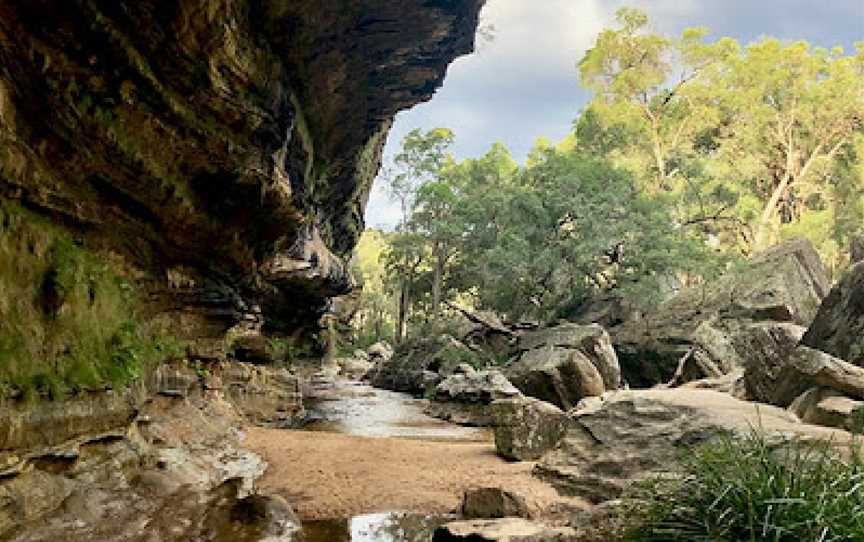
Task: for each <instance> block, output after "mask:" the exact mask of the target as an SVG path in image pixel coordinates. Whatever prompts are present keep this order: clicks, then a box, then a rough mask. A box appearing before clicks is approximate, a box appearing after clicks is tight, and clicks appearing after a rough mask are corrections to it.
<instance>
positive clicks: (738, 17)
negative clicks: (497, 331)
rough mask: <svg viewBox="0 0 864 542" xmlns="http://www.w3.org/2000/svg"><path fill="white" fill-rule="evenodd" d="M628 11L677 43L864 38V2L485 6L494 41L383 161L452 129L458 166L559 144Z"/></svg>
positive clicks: (381, 217) (824, 42) (571, 1)
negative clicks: (595, 50) (545, 140)
mask: <svg viewBox="0 0 864 542" xmlns="http://www.w3.org/2000/svg"><path fill="white" fill-rule="evenodd" d="M625 5H626V6H633V7H637V8H640V9H642V10H644V11H646V12H647V13H648V15H649V16H650V18H651V20H652V24H653V26H654V28H655V29H656V30H657V31H660V32H663V33H666V34H672V35H679V34H680V33H681V31H682V30H683V29H684V28H687V27H692V26H705V27H708V28H710V29H711V30H712V31H713V36H715V37H719V36H727V35H728V36H732V37H734V38H736V39H738V40H740V41H743V42H748V41H752V40H754V39H756V38H758V37H760V36H762V35H766V34H768V35H775V36H777V37H779V38H783V39H807V40H810V41H811V42H813V43H815V44H817V45H820V46H825V47H830V46H833V45H836V44H842V45H844V46H846V47H847V48H851V45H852V43H853V42H854V41H856V40H861V39H864V1H862V0H824V1H822V2H818V3H815V2H813V1H812V0H760V1H754V0H723V1H714V0H533V1H527V0H489V1H488V3H487V5H486V7H485V8H484V10H483V13H482V21H483V23H484V24H491V25H492V26H494V27H495V34H494V39H493V40H492V41H491V42H489V43H481V46H480V48H479V51H478V52H476V53H474V54H472V55H470V56H467V57H463V58H460V59H458V60H457V61H456V62H454V63H453V64H452V65H451V66H450V69H449V70H448V74H447V79H446V81H445V84H444V86H443V88H441V89H440V90H439V91H438V93H437V94H436V96H435V97H434V98H433V99H432V101H430V102H428V103H425V104H421V105H418V106H417V107H415V108H414V109H412V110H411V111H405V112H402V113H400V114H399V116H398V117H397V119H396V123H395V125H394V128H393V131H392V132H391V134H390V137H389V139H388V143H387V149H386V151H385V156H393V155H394V154H395V153H396V152H397V149H398V148H399V143H400V141H401V140H402V138H403V137H404V136H405V134H407V133H408V132H409V131H410V130H412V129H414V128H421V129H424V130H428V129H430V128H435V127H439V126H443V127H448V128H451V129H453V130H454V132H455V133H456V145H455V147H454V149H453V150H454V154H455V155H456V156H457V157H458V158H467V157H472V156H478V155H481V154H483V153H485V152H486V150H488V148H489V146H490V145H492V144H493V143H495V142H496V141H503V142H504V143H505V144H506V145H507V147H508V148H509V149H510V150H511V152H512V153H513V155H514V157H516V158H517V159H519V160H521V159H523V158H524V157H525V156H526V155H527V153H528V152H529V151H530V149H531V147H532V145H533V142H534V141H535V140H536V139H537V137H539V136H547V137H549V138H550V139H552V140H558V139H561V138H563V137H564V136H565V135H567V133H568V132H569V131H570V127H571V124H572V122H573V119H574V118H575V116H576V114H577V113H578V111H579V110H580V109H581V108H582V107H583V106H584V105H585V103H587V101H588V99H589V98H590V96H589V95H588V93H587V92H586V91H585V90H584V89H581V88H580V87H579V82H578V77H577V71H576V62H577V61H578V60H579V59H580V58H581V57H582V56H583V55H584V53H585V51H586V50H587V49H588V48H589V47H591V46H592V45H593V43H594V41H595V39H596V37H597V34H598V33H599V32H600V31H601V30H602V29H604V28H608V27H611V26H613V25H614V17H615V11H617V10H618V9H619V8H620V7H622V6H625ZM380 184H381V183H380V182H378V183H376V187H375V189H374V190H373V192H372V196H371V198H370V203H369V206H368V208H367V210H366V219H367V223H368V224H369V225H370V226H376V227H380V226H385V227H392V226H393V225H395V224H396V223H397V222H398V217H399V210H398V208H397V207H396V206H395V205H394V204H392V203H391V202H389V201H388V198H387V196H386V191H385V190H383V189H382V187H381V186H378V185H380Z"/></svg>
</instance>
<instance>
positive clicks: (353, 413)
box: [304, 380, 491, 441]
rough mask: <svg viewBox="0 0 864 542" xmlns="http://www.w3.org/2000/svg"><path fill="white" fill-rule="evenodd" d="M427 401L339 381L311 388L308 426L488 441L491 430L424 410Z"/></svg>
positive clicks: (357, 432)
mask: <svg viewBox="0 0 864 542" xmlns="http://www.w3.org/2000/svg"><path fill="white" fill-rule="evenodd" d="M425 404H426V401H424V400H422V399H415V398H413V397H411V396H410V395H407V394H404V393H396V392H392V391H387V390H379V389H376V388H373V387H371V386H369V385H368V384H365V383H361V382H353V381H347V380H337V381H336V382H332V383H329V385H327V386H326V387H324V386H322V387H320V388H317V389H313V390H310V391H309V392H308V397H307V400H306V409H307V412H308V413H309V423H308V425H306V426H305V427H304V429H306V430H309V431H327V432H335V433H345V434H349V435H359V436H365V437H396V438H416V439H424V440H445V441H487V440H490V439H491V435H490V433H489V431H488V430H484V429H478V428H475V427H460V426H458V425H454V424H451V423H447V422H445V421H442V420H438V419H436V418H432V417H430V416H428V415H426V414H425V413H424V412H423V407H424V406H425Z"/></svg>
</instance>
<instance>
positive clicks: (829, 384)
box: [770, 346, 864, 406]
mask: <svg viewBox="0 0 864 542" xmlns="http://www.w3.org/2000/svg"><path fill="white" fill-rule="evenodd" d="M816 386H819V387H824V388H830V389H833V390H836V391H839V392H842V393H844V394H846V395H848V396H850V397H854V398H856V399H864V368H861V367H858V366H857V365H852V364H851V363H847V362H845V361H843V360H842V359H839V358H835V357H834V356H832V355H830V354H826V353H825V352H822V351H820V350H815V349H813V348H809V347H807V346H799V347H798V348H796V349H795V350H793V351H792V353H791V354H790V355H789V357H788V359H787V362H786V364H785V366H784V367H783V370H782V371H781V373H780V375H779V376H778V377H777V385H776V387H775V390H774V394H773V396H772V397H771V401H770V402H771V404H775V405H780V406H789V405H790V404H791V403H792V401H794V400H795V398H797V397H798V396H799V395H801V394H802V393H804V392H805V391H807V390H808V389H809V388H811V387H816Z"/></svg>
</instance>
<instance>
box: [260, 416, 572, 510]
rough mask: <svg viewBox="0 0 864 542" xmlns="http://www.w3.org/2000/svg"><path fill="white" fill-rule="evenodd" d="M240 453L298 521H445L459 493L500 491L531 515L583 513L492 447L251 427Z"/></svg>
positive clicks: (263, 486) (528, 467) (525, 466)
mask: <svg viewBox="0 0 864 542" xmlns="http://www.w3.org/2000/svg"><path fill="white" fill-rule="evenodd" d="M244 445H245V447H247V448H249V449H251V450H253V451H255V452H257V453H259V454H261V455H262V456H264V458H265V459H266V460H267V462H268V463H269V467H268V469H267V472H266V474H265V475H264V478H263V479H262V480H261V482H260V484H259V487H260V488H261V490H263V491H265V492H272V493H276V494H279V495H282V496H283V497H285V498H286V499H288V501H289V502H290V503H291V505H292V506H293V507H294V509H295V510H296V512H297V513H298V514H299V515H300V517H301V519H305V520H314V519H327V518H341V517H349V516H354V515H358V514H365V513H372V512H386V511H411V512H414V511H416V512H424V513H429V514H437V513H447V512H451V511H454V510H456V509H457V508H458V506H459V503H460V499H461V496H462V493H463V492H464V491H465V490H466V489H470V488H475V487H485V486H493V487H502V488H506V489H509V490H512V491H516V492H518V493H520V494H522V495H524V496H525V497H526V499H527V500H528V501H529V505H530V506H531V507H532V509H535V510H538V511H539V510H544V511H546V513H544V515H547V514H548V513H549V512H551V511H554V510H556V509H560V508H561V507H562V506H576V507H579V506H583V503H582V502H581V501H577V500H572V499H563V498H561V497H559V496H558V495H557V493H556V492H555V490H553V489H552V488H551V487H550V486H548V485H546V484H544V483H543V482H541V481H539V480H537V479H535V478H534V477H532V476H531V468H532V467H533V463H508V462H506V461H504V460H502V459H500V458H499V457H498V456H496V455H495V447H494V446H493V445H492V444H491V443H459V442H434V441H421V440H409V439H396V438H368V437H357V436H351V435H343V434H336V433H323V432H307V431H285V430H274V429H262V428H257V427H252V428H249V429H248V434H247V436H246V440H245V444H244Z"/></svg>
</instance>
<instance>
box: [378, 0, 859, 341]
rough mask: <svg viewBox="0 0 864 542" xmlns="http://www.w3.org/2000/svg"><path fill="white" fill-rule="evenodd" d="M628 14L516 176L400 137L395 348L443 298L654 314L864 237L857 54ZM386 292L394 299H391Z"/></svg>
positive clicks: (386, 261) (831, 255)
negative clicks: (733, 275) (668, 304)
mask: <svg viewBox="0 0 864 542" xmlns="http://www.w3.org/2000/svg"><path fill="white" fill-rule="evenodd" d="M649 28H650V21H649V19H648V17H647V16H646V15H645V14H644V13H642V12H640V11H638V10H633V9H629V8H625V9H621V10H620V11H619V12H618V14H617V26H616V27H615V28H612V29H608V30H604V31H603V32H601V33H600V34H599V35H598V37H597V40H596V43H595V44H594V46H593V47H592V48H591V49H590V50H589V51H588V52H587V53H586V54H585V55H584V57H583V58H581V59H579V60H578V62H577V69H578V71H579V75H580V78H581V82H582V84H583V85H584V86H585V87H586V88H588V89H589V90H591V91H592V93H593V97H592V99H591V101H590V103H589V104H588V105H587V106H586V107H585V108H584V110H583V111H582V112H581V113H580V114H579V116H578V117H577V118H576V119H575V121H574V127H573V133H572V134H571V135H569V136H568V137H567V138H566V139H565V140H564V141H562V142H561V143H559V144H557V145H556V144H553V143H552V142H550V141H548V140H547V139H545V138H540V139H538V141H537V144H536V146H535V148H534V149H533V150H532V151H531V153H530V154H529V155H528V157H527V159H526V160H525V163H524V164H521V165H520V164H518V163H517V162H516V161H515V160H514V159H513V157H512V156H511V155H510V153H509V151H508V149H507V148H506V147H505V146H504V145H503V144H500V143H499V144H495V145H493V146H492V147H491V148H490V149H489V151H488V152H487V153H486V154H485V155H484V156H481V157H478V158H470V159H466V160H461V161H460V160H457V159H455V158H454V156H453V155H452V154H451V148H452V145H453V143H454V140H455V134H454V133H453V132H452V131H451V130H449V129H446V128H437V129H433V130H429V131H427V132H423V131H420V130H414V131H412V132H411V133H409V134H408V136H407V137H406V138H405V139H404V141H403V144H402V149H401V151H400V153H399V154H398V155H397V156H396V157H395V160H393V165H392V168H391V169H390V171H389V172H388V175H386V179H387V181H386V182H387V184H388V188H389V189H390V193H391V194H392V196H393V199H394V201H396V202H398V203H399V205H400V208H401V211H402V216H401V220H400V224H399V226H398V228H397V231H396V232H394V233H393V234H390V235H388V236H387V238H386V247H385V248H383V250H382V251H381V258H380V261H379V263H378V265H379V266H380V268H381V269H382V270H384V271H383V274H382V277H383V278H382V280H381V282H380V286H376V289H380V290H381V291H382V292H386V295H385V297H387V299H389V300H390V309H389V316H388V317H387V318H389V321H392V322H393V325H394V326H395V329H396V336H397V339H398V338H399V337H402V336H404V334H405V333H406V331H407V329H408V327H409V325H413V326H414V327H416V326H419V325H422V324H423V323H424V322H427V321H429V320H434V319H435V318H437V317H439V316H440V314H441V312H442V311H443V310H444V308H445V307H446V306H447V304H448V303H458V304H468V305H470V306H472V307H474V308H477V309H490V310H494V311H496V312H497V313H499V314H501V315H502V316H504V317H506V318H510V319H514V320H515V319H526V318H527V319H538V320H551V319H555V318H568V317H571V316H572V315H574V314H575V313H577V312H578V311H579V308H580V306H582V304H584V303H586V302H588V301H590V300H591V299H593V298H595V297H597V296H598V295H605V294H610V293H611V294H613V295H615V296H619V297H622V298H627V299H628V300H629V301H630V302H632V303H633V304H635V305H637V306H639V305H641V306H650V305H651V304H652V303H654V302H656V300H657V299H658V298H660V297H663V296H665V295H668V294H670V293H671V292H674V291H675V290H676V289H678V288H680V287H681V286H682V285H687V284H691V283H698V282H699V281H702V280H705V278H706V277H708V276H709V275H710V274H712V273H714V272H717V271H718V270H720V269H722V268H723V266H724V264H726V263H727V262H729V261H730V260H734V259H736V258H738V257H741V256H746V255H748V254H750V253H752V252H754V251H758V250H761V249H764V248H766V247H767V246H769V245H771V244H773V243H775V242H778V241H780V240H783V239H786V238H790V237H806V238H809V239H810V240H811V241H813V242H814V244H815V245H816V246H817V248H818V250H819V251H820V253H821V254H822V256H823V258H824V259H825V261H826V263H828V265H829V268H830V270H831V271H832V273H835V274H836V273H839V272H840V271H841V270H842V269H843V267H844V266H845V265H847V264H848V261H849V254H848V253H849V247H850V246H851V244H852V241H853V240H854V239H856V238H860V237H861V235H862V234H864V231H862V230H864V165H862V161H861V159H860V158H861V156H862V154H864V43H862V44H858V46H857V47H856V49H855V51H853V52H852V53H851V54H847V53H846V52H845V51H843V50H842V49H840V48H835V49H832V50H826V49H822V48H817V47H813V46H811V45H810V44H808V43H806V42H803V41H794V42H789V41H780V40H777V39H773V38H762V39H760V40H758V41H756V42H754V43H750V44H747V45H741V44H740V43H738V42H737V41H735V40H733V39H731V38H721V39H718V40H715V41H709V40H708V39H707V36H708V35H709V32H708V30H707V29H704V28H693V29H688V30H685V31H684V32H683V33H682V35H681V36H679V37H670V36H664V35H661V34H658V33H655V32H651V31H650V30H649ZM388 296H389V297H388Z"/></svg>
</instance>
